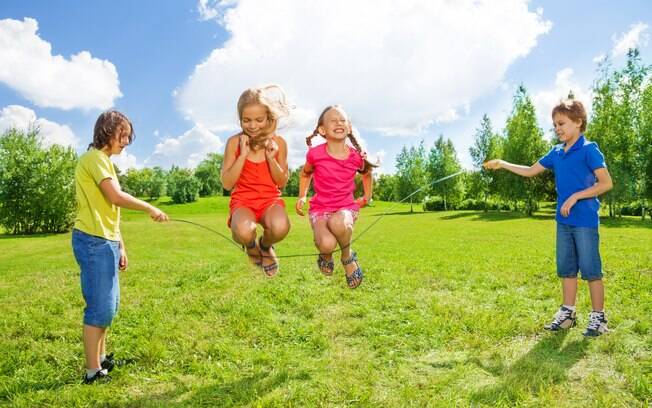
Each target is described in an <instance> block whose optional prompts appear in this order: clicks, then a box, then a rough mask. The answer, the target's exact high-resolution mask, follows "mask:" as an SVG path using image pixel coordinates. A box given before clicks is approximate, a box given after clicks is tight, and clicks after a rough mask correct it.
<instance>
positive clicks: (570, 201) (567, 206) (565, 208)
mask: <svg viewBox="0 0 652 408" xmlns="http://www.w3.org/2000/svg"><path fill="white" fill-rule="evenodd" d="M575 203H577V198H575V194H573V195H571V196H570V197H568V198H567V199H566V201H564V204H562V206H561V208H560V209H559V212H560V213H561V215H562V216H563V217H568V216H569V215H570V211H571V208H573V206H574V205H575Z"/></svg>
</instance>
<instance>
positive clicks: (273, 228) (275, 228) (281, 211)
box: [260, 204, 290, 276]
mask: <svg viewBox="0 0 652 408" xmlns="http://www.w3.org/2000/svg"><path fill="white" fill-rule="evenodd" d="M260 224H261V225H262V226H263V236H262V238H261V239H260V246H261V249H260V252H261V254H262V256H263V270H264V271H265V273H266V274H267V275H268V276H274V275H276V273H277V272H278V258H277V257H276V252H275V251H274V248H272V245H274V244H275V243H277V242H280V241H281V240H282V239H283V238H285V236H286V235H287V234H288V232H289V231H290V220H289V219H288V216H287V214H286V213H285V208H283V207H282V206H280V205H278V204H274V205H272V206H270V207H269V208H268V209H267V211H265V214H263V217H262V218H261V220H260ZM262 247H265V248H268V249H267V250H263V248H262Z"/></svg>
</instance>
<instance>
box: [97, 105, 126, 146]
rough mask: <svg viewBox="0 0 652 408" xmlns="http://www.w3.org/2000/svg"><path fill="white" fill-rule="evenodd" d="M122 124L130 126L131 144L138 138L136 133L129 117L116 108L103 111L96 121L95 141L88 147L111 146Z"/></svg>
mask: <svg viewBox="0 0 652 408" xmlns="http://www.w3.org/2000/svg"><path fill="white" fill-rule="evenodd" d="M121 126H129V144H131V142H133V141H134V139H136V134H135V133H134V126H133V125H132V124H131V121H130V120H129V118H128V117H127V116H126V115H125V114H123V113H121V112H118V111H116V110H108V111H106V112H102V113H101V114H100V116H99V117H98V118H97V121H96V122H95V130H94V132H93V143H91V144H89V145H88V148H89V149H90V148H91V147H94V148H96V149H101V148H103V147H104V146H109V145H110V144H111V139H113V138H114V137H115V135H116V132H118V130H119V129H120V127H121Z"/></svg>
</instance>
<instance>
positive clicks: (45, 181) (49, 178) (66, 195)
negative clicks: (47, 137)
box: [0, 128, 77, 234]
mask: <svg viewBox="0 0 652 408" xmlns="http://www.w3.org/2000/svg"><path fill="white" fill-rule="evenodd" d="M38 132H39V130H38V128H33V129H30V130H28V131H26V132H24V131H19V130H16V129H11V130H9V131H7V132H5V133H4V134H3V135H2V136H0V225H2V227H3V228H4V229H5V230H6V231H7V232H10V233H12V234H33V233H37V232H64V231H67V230H69V229H70V228H71V227H72V225H73V223H74V219H75V209H76V202H75V181H74V176H75V165H76V163H77V155H76V153H75V151H74V150H73V149H72V148H70V147H62V146H59V145H53V146H51V147H50V148H47V149H45V148H43V147H42V146H41V143H40V139H39V136H38Z"/></svg>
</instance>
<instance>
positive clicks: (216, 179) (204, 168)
mask: <svg viewBox="0 0 652 408" xmlns="http://www.w3.org/2000/svg"><path fill="white" fill-rule="evenodd" d="M223 161H224V156H222V155H221V154H219V153H209V154H208V156H207V157H206V159H204V160H203V161H202V162H201V163H199V165H198V166H197V168H196V169H195V177H197V179H198V180H199V182H200V183H201V187H200V189H199V195H200V196H201V197H206V196H212V195H216V194H221V193H222V182H221V180H220V172H221V170H222V162H223Z"/></svg>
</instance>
